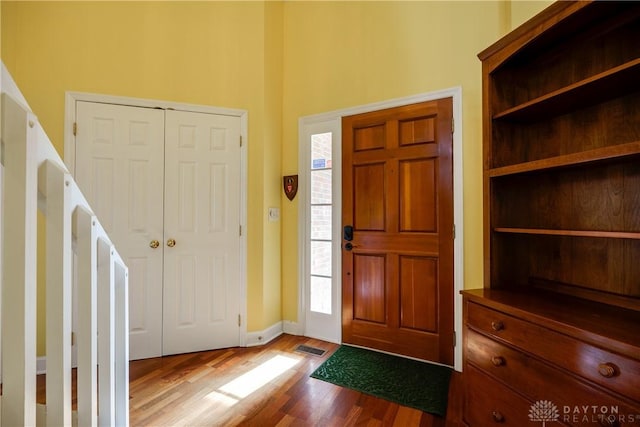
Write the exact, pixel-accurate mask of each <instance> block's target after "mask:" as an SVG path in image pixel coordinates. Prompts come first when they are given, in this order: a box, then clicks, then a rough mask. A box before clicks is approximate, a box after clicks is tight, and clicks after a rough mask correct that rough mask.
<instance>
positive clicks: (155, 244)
mask: <svg viewBox="0 0 640 427" xmlns="http://www.w3.org/2000/svg"><path fill="white" fill-rule="evenodd" d="M158 246H160V242H158V241H157V240H152V241H151V242H149V247H150V248H151V249H156V248H157V247H158Z"/></svg>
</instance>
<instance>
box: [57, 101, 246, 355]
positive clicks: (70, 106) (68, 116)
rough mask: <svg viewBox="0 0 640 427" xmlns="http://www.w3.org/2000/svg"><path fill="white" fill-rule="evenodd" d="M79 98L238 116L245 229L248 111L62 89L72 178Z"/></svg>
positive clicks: (242, 290)
mask: <svg viewBox="0 0 640 427" xmlns="http://www.w3.org/2000/svg"><path fill="white" fill-rule="evenodd" d="M79 101H85V102H97V103H103V104H115V105H126V106H132V107H143V108H157V109H162V110H176V111H187V112H194V113H206V114H216V115H224V116H232V117H238V118H240V138H241V147H240V180H241V182H240V226H241V229H242V230H247V198H248V182H249V174H248V170H249V169H248V160H247V157H248V152H249V148H248V147H249V138H248V135H249V126H248V122H249V114H248V112H247V111H246V110H241V109H235V108H224V107H215V106H208V105H197V104H185V103H178V102H172V101H163V100H153V99H142V98H131V97H123V96H113V95H104V94H95V93H85V92H66V94H65V116H64V163H65V165H66V166H67V168H68V169H69V171H71V174H72V175H73V176H74V177H75V162H76V138H75V135H74V123H75V122H76V103H77V102H79ZM239 293H240V295H239V297H240V307H238V310H239V314H240V316H241V318H242V319H246V318H247V233H246V232H245V231H243V233H242V235H241V236H240V289H239ZM247 339H248V338H247V328H246V323H245V322H242V325H241V327H240V336H239V340H238V343H239V345H240V346H241V347H242V346H246V345H247V344H246V343H247Z"/></svg>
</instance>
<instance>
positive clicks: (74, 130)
mask: <svg viewBox="0 0 640 427" xmlns="http://www.w3.org/2000/svg"><path fill="white" fill-rule="evenodd" d="M77 134H78V123H76V122H73V136H76V135H77Z"/></svg>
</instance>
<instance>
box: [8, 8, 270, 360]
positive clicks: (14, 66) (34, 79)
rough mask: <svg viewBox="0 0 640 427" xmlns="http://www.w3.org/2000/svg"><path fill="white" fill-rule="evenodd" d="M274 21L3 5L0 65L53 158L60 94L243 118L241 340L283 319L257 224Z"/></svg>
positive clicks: (263, 14) (240, 13)
mask: <svg viewBox="0 0 640 427" xmlns="http://www.w3.org/2000/svg"><path fill="white" fill-rule="evenodd" d="M279 14H280V16H281V5H279V6H278V5H269V4H265V3H263V2H7V1H3V2H2V33H3V37H2V60H3V61H4V63H5V65H6V66H7V68H8V69H9V72H10V73H11V74H12V75H13V77H14V79H15V80H16V83H17V84H18V86H19V87H20V89H21V90H22V92H23V93H24V95H25V97H26V99H27V100H28V102H29V104H30V105H31V108H32V109H33V110H34V112H35V113H36V114H37V115H38V117H39V119H40V121H41V123H42V124H43V127H44V129H45V130H46V131H47V133H48V135H49V137H50V138H51V140H52V142H53V143H54V145H55V146H56V148H57V149H58V151H59V152H60V153H63V119H64V94H65V91H81V92H93V93H105V94H111V95H121V96H129V97H139V98H149V99H161V100H170V101H176V102H185V103H194V104H204V105H214V106H220V107H230V108H240V109H245V110H247V111H248V112H249V114H248V117H249V142H248V143H249V145H248V147H249V153H248V162H249V183H248V185H249V194H250V197H249V201H248V227H247V230H246V231H247V235H248V268H247V270H248V285H247V287H248V289H247V292H248V308H249V310H248V314H249V318H248V329H249V330H250V331H251V330H261V329H264V328H265V327H267V326H270V325H271V324H273V323H274V322H276V321H277V320H280V318H281V309H280V300H281V298H280V269H279V266H280V256H279V254H280V251H281V248H280V239H279V236H280V230H279V224H280V223H275V224H274V223H271V224H268V223H267V222H266V221H265V218H266V217H267V216H266V208H267V207H268V206H275V207H278V206H279V204H280V192H279V191H280V183H279V180H278V179H276V178H278V177H279V175H280V154H279V153H280V140H281V126H280V123H281V122H282V118H281V113H280V111H281V107H280V106H279V105H280V104H281V99H280V98H281V93H282V90H281V89H280V86H279V85H281V80H282V79H281V74H282V73H281V72H280V70H279V68H278V67H280V66H281V65H279V64H281V62H282V61H281V52H280V54H279V57H278V51H279V50H281V48H280V47H279V46H281V43H280V41H279V39H278V36H277V31H276V32H275V33H274V35H271V31H272V30H273V28H276V29H277V28H278V27H279V28H281V27H282V25H280V24H279V22H278V19H279V18H278V17H279ZM266 30H268V31H269V34H270V35H269V38H268V40H267V41H265V31H266ZM280 32H281V30H280ZM267 51H268V52H267ZM267 53H268V54H267ZM274 53H275V55H274ZM267 110H268V111H267ZM274 266H276V267H274ZM41 288H42V287H41ZM265 294H267V298H265ZM267 304H268V306H267ZM40 318H41V319H44V316H42V315H41V316H40ZM41 325H42V323H41ZM38 348H39V350H38V353H39V354H42V353H43V351H44V350H43V349H44V343H43V342H42V340H41V342H39V346H38Z"/></svg>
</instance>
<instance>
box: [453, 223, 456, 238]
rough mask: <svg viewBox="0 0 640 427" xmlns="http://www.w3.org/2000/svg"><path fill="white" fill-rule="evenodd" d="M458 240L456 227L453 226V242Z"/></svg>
mask: <svg viewBox="0 0 640 427" xmlns="http://www.w3.org/2000/svg"><path fill="white" fill-rule="evenodd" d="M455 239H456V225H455V224H453V240H455Z"/></svg>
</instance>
